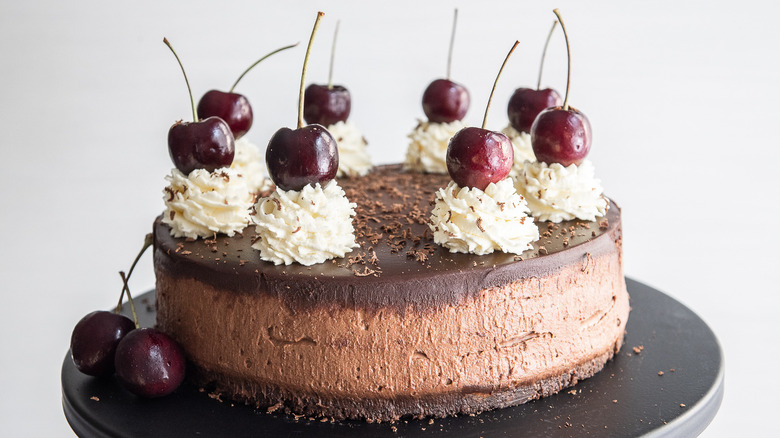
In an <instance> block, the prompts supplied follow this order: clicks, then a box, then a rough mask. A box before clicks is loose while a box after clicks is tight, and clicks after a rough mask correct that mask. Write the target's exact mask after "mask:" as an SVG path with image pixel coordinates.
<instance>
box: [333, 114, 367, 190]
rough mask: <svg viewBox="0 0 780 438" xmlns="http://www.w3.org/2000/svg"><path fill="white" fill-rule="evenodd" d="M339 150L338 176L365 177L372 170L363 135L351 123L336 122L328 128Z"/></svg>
mask: <svg viewBox="0 0 780 438" xmlns="http://www.w3.org/2000/svg"><path fill="white" fill-rule="evenodd" d="M328 132H330V135H332V136H333V138H334V139H336V144H337V145H338V149H339V170H338V173H337V174H336V176H338V177H342V176H350V177H352V176H363V175H365V174H367V173H368V171H369V170H371V167H372V165H371V157H369V156H368V152H367V150H366V146H368V142H367V141H366V139H365V138H364V137H363V134H361V133H360V131H358V129H357V127H355V125H353V124H352V123H351V122H349V121H347V122H336V123H335V124H333V125H330V126H328Z"/></svg>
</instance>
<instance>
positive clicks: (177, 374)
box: [115, 327, 186, 398]
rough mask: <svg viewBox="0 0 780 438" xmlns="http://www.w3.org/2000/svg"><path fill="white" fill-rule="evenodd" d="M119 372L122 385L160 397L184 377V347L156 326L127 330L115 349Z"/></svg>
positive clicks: (117, 370) (149, 395)
mask: <svg viewBox="0 0 780 438" xmlns="http://www.w3.org/2000/svg"><path fill="white" fill-rule="evenodd" d="M115 365H116V375H117V378H118V379H119V381H120V382H121V383H122V385H123V386H124V387H125V388H127V389H128V390H129V391H130V392H132V393H133V394H136V395H139V396H141V397H149V398H151V397H161V396H163V395H168V394H170V393H171V392H173V391H174V390H175V389H176V388H178V387H179V385H181V382H182V381H183V380H184V373H185V368H186V359H185V357H184V350H182V348H181V346H179V344H178V343H176V341H174V340H173V339H171V338H170V337H169V336H168V335H166V334H164V333H161V332H159V331H157V330H155V329H153V328H148V327H147V328H140V329H137V330H133V331H132V332H130V333H128V334H127V336H125V337H124V339H122V341H121V342H119V346H118V347H117V349H116V358H115Z"/></svg>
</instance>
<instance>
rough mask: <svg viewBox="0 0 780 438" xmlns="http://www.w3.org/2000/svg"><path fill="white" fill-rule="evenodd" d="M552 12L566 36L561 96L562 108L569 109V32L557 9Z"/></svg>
mask: <svg viewBox="0 0 780 438" xmlns="http://www.w3.org/2000/svg"><path fill="white" fill-rule="evenodd" d="M553 13H554V14H555V16H556V17H558V22H559V23H561V29H563V37H564V38H566V58H567V64H568V66H567V71H566V95H565V96H564V98H563V109H564V110H565V111H568V110H569V86H570V84H571V50H570V49H569V34H568V33H566V26H564V25H563V19H562V18H561V14H560V12H558V9H557V8H556V9H553Z"/></svg>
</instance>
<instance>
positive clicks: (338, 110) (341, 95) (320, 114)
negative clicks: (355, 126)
mask: <svg viewBox="0 0 780 438" xmlns="http://www.w3.org/2000/svg"><path fill="white" fill-rule="evenodd" d="M339 24H340V21H337V22H336V30H334V32H333V45H332V46H331V51H330V68H329V70H328V84H327V85H318V84H311V85H309V86H308V87H306V91H305V96H304V106H303V118H304V120H305V121H306V123H308V124H314V123H316V124H320V125H322V126H330V125H334V124H336V123H338V122H346V121H347V118H348V117H349V113H350V111H351V110H352V97H351V96H350V94H349V90H347V88H346V87H344V86H343V85H333V64H334V61H335V57H336V40H337V38H338V34H339Z"/></svg>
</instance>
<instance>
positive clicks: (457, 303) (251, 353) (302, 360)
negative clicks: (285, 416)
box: [154, 165, 629, 421]
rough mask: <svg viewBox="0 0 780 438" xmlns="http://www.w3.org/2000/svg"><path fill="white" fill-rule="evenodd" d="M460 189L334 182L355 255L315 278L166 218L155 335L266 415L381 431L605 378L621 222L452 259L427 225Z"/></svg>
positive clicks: (616, 321) (387, 179)
mask: <svg viewBox="0 0 780 438" xmlns="http://www.w3.org/2000/svg"><path fill="white" fill-rule="evenodd" d="M449 181H450V179H449V176H448V175H435V174H422V173H415V172H410V171H407V170H404V169H403V167H402V165H388V166H379V167H376V168H375V169H374V170H372V171H371V172H370V173H369V174H368V175H366V176H359V177H354V178H345V179H340V180H338V182H339V184H340V185H341V187H343V189H344V191H345V193H346V196H347V198H348V199H349V200H350V201H351V202H353V203H355V204H356V209H355V210H356V216H355V218H354V225H355V236H356V242H357V244H358V245H359V247H357V248H356V249H354V250H353V251H352V252H351V253H348V254H347V255H346V256H345V257H344V258H336V259H333V260H330V261H326V262H324V263H320V264H315V265H312V266H302V265H300V264H291V265H274V264H273V263H269V262H266V261H263V260H261V259H260V256H259V253H258V251H257V250H254V249H253V248H252V247H251V245H252V243H253V238H254V232H253V227H247V228H245V229H244V231H243V232H238V233H236V234H234V235H233V236H232V237H229V236H227V235H223V234H214V236H213V237H207V238H202V239H191V238H190V239H187V238H184V237H181V238H175V237H172V236H171V229H170V227H169V225H167V224H166V223H164V222H163V220H162V217H161V218H158V219H157V220H156V221H155V224H154V270H155V275H156V280H157V284H156V294H157V327H158V329H160V330H161V331H163V332H165V333H167V334H169V335H170V336H171V337H173V338H174V339H176V340H177V341H178V342H179V343H180V344H181V346H182V347H183V348H184V351H185V352H186V355H187V357H188V360H189V362H190V365H191V366H190V369H189V370H188V379H189V380H190V381H191V382H193V383H194V384H196V385H199V386H200V387H203V388H205V389H206V390H208V391H211V392H214V393H217V394H220V396H221V397H222V398H223V399H230V400H236V401H240V402H245V403H248V404H250V405H254V406H256V407H257V408H260V409H266V410H268V411H277V410H279V411H286V412H290V413H293V414H296V415H309V416H318V417H319V416H321V417H328V418H335V419H344V418H356V419H367V420H381V421H385V420H395V419H398V418H401V417H405V416H414V417H426V416H434V417H442V416H447V415H457V414H465V413H475V412H481V411H485V410H489V409H495V408H501V407H506V406H512V405H516V404H520V403H524V402H526V401H529V400H533V399H536V398H539V397H544V396H548V395H550V394H553V393H555V392H557V391H560V390H561V389H563V388H567V387H569V386H572V385H574V384H576V383H577V381H579V380H581V379H584V378H587V377H590V376H592V375H593V374H595V373H596V372H598V371H599V370H601V368H602V367H603V366H604V364H605V362H606V361H608V360H609V359H610V358H611V357H612V356H613V355H614V354H615V353H616V352H617V351H618V350H619V349H620V347H621V344H622V340H623V335H624V331H625V326H626V322H627V319H628V314H629V303H628V294H627V291H626V285H625V280H624V277H623V267H622V231H621V217H620V209H619V207H618V206H617V205H615V203H614V202H611V201H610V205H609V208H608V210H607V212H606V214H605V215H604V216H602V217H598V218H596V220H595V221H584V220H577V219H575V220H569V221H562V222H560V223H552V222H544V221H538V222H537V223H536V225H537V226H538V228H539V233H540V235H541V238H540V239H539V240H538V241H536V242H534V243H533V244H532V246H533V248H532V249H529V250H527V251H525V252H523V253H522V254H519V255H516V254H506V253H503V252H495V253H492V254H487V255H473V254H461V253H451V252H449V251H448V250H447V249H446V248H443V247H441V246H439V245H436V244H435V243H434V242H433V235H432V234H433V233H432V232H431V230H430V228H429V225H428V222H429V218H430V214H431V203H432V201H433V199H434V192H435V191H436V190H437V189H439V188H441V187H445V186H447V184H448V182H449Z"/></svg>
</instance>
